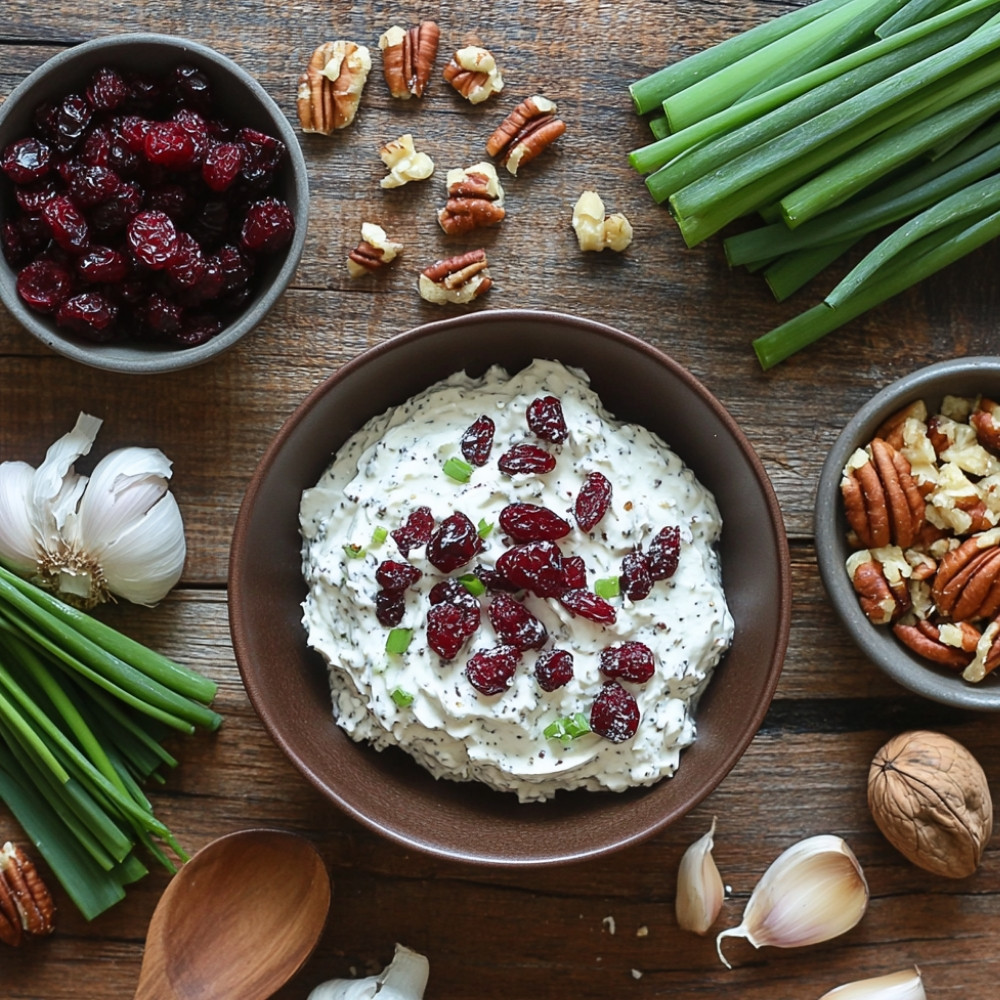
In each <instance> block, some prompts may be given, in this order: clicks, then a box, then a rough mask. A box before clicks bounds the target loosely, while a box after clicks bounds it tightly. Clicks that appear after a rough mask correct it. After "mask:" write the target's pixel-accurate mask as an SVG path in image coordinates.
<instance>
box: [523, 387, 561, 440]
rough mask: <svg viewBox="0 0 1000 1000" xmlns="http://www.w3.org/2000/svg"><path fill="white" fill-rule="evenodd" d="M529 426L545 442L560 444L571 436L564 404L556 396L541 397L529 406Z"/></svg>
mask: <svg viewBox="0 0 1000 1000" xmlns="http://www.w3.org/2000/svg"><path fill="white" fill-rule="evenodd" d="M527 417H528V426H529V427H530V428H531V430H532V431H533V432H534V433H535V434H536V435H537V436H538V437H540V438H541V439H542V440H543V441H552V442H553V443H555V444H559V443H561V442H562V441H565V440H566V438H567V437H568V436H569V431H568V430H567V428H566V418H565V417H564V416H563V410H562V403H560V402H559V400H558V399H556V397H555V396H541V397H539V398H538V399H533V400H532V401H531V402H530V403H529V404H528V414H527Z"/></svg>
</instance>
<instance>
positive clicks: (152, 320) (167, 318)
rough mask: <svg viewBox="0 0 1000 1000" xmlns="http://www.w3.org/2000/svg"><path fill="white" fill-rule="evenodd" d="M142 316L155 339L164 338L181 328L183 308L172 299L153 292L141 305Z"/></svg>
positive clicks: (171, 335)
mask: <svg viewBox="0 0 1000 1000" xmlns="http://www.w3.org/2000/svg"><path fill="white" fill-rule="evenodd" d="M142 318H143V319H144V320H145V323H146V326H147V327H148V328H149V331H150V332H151V333H153V334H154V335H155V336H156V339H158V340H166V339H167V338H170V337H173V336H174V334H176V333H177V332H178V331H179V330H180V329H181V324H182V320H183V310H182V309H181V307H180V306H179V305H178V304H177V303H176V302H174V301H173V299H169V298H167V296H165V295H161V294H160V293H159V292H153V294H152V295H150V296H149V298H148V299H147V300H146V302H145V304H144V306H143V309H142Z"/></svg>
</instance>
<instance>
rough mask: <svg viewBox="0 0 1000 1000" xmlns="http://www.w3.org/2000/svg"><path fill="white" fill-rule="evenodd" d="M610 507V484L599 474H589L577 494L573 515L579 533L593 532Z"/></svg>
mask: <svg viewBox="0 0 1000 1000" xmlns="http://www.w3.org/2000/svg"><path fill="white" fill-rule="evenodd" d="M610 506H611V483H610V482H608V479H607V477H606V476H603V475H601V473H600V472H591V473H590V474H589V475H588V476H587V478H586V479H585V480H584V481H583V485H582V486H581V487H580V492H579V493H578V494H577V497H576V503H575V505H574V507H573V513H574V514H575V515H576V523H577V524H578V525H579V526H580V530H581V531H593V530H594V528H596V527H597V525H598V524H599V523H600V520H601V518H602V517H604V515H605V514H607V512H608V508H609V507H610Z"/></svg>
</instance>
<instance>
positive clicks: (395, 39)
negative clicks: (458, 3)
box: [378, 21, 441, 100]
mask: <svg viewBox="0 0 1000 1000" xmlns="http://www.w3.org/2000/svg"><path fill="white" fill-rule="evenodd" d="M440 36H441V31H440V29H439V28H438V26H437V24H436V23H435V22H434V21H421V22H420V23H419V24H418V25H415V26H414V27H412V28H409V29H407V28H401V27H400V26H399V25H396V24H394V25H393V26H392V27H391V28H390V29H389V30H388V31H386V32H385V34H384V35H382V37H381V38H380V39H379V40H378V47H379V48H380V49H381V50H382V72H383V74H384V76H385V82H386V85H387V86H388V87H389V93H390V94H392V96H393V97H398V98H400V99H402V100H409V98H411V97H423V96H424V89H425V88H426V86H427V82H428V81H429V80H430V78H431V72H432V70H433V69H434V60H435V59H436V58H437V49H438V39H439V38H440Z"/></svg>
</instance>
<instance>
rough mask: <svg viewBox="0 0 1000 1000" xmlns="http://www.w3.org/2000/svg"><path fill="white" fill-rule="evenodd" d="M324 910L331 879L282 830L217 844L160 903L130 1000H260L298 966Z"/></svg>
mask: <svg viewBox="0 0 1000 1000" xmlns="http://www.w3.org/2000/svg"><path fill="white" fill-rule="evenodd" d="M329 909H330V877H329V874H328V873H327V870H326V867H325V865H324V864H323V861H322V859H321V858H320V856H319V854H318V853H317V851H316V848H315V847H314V846H313V845H312V844H311V843H310V842H309V841H308V840H306V839H305V838H303V837H300V836H298V835H297V834H293V833H287V832H283V831H280V830H242V831H239V832H237V833H231V834H229V835H227V836H225V837H220V838H219V839H218V840H214V841H212V843H210V844H208V845H206V846H205V847H203V848H202V849H201V850H200V851H198V852H197V853H196V854H195V855H194V857H192V858H191V860H190V861H188V862H187V863H186V864H185V865H184V866H183V867H182V868H181V869H180V871H179V872H178V873H177V874H176V875H175V876H174V877H173V879H171V881H170V884H169V885H168V886H167V888H166V890H165V891H164V893H163V895H162V896H161V897H160V901H159V903H157V905H156V909H155V910H154V911H153V918H152V920H150V922H149V931H148V933H147V935H146V950H145V953H144V955H143V959H142V969H141V971H140V973H139V987H138V989H137V990H136V994H135V996H136V1000H194V998H198V1000H216V998H218V1000H232V998H233V997H239V998H240V1000H264V998H266V997H269V996H271V995H272V994H273V993H275V992H276V991H277V990H278V989H280V988H281V987H282V986H283V985H284V984H285V983H286V982H287V981H288V980H289V979H290V978H291V977H292V976H293V975H294V974H295V973H296V972H297V971H298V970H299V969H300V968H301V967H302V965H303V964H304V963H305V961H306V959H307V958H308V957H309V955H310V954H311V952H312V950H313V948H315V947H316V943H317V941H318V940H319V936H320V933H321V932H322V930H323V925H324V924H325V923H326V917H327V913H328V911H329Z"/></svg>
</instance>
